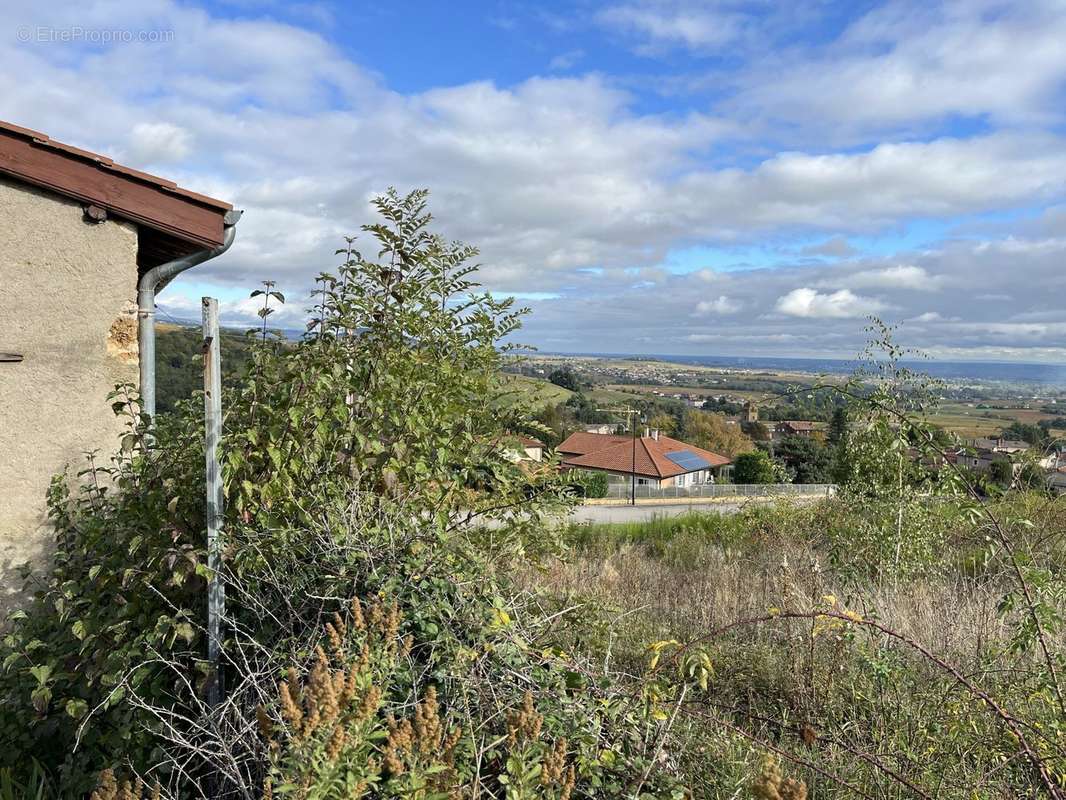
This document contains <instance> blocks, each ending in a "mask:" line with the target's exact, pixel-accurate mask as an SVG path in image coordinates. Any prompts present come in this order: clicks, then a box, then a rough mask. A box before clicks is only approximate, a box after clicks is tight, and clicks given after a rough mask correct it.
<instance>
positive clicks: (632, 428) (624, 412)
mask: <svg viewBox="0 0 1066 800" xmlns="http://www.w3.org/2000/svg"><path fill="white" fill-rule="evenodd" d="M599 410H600V411H609V412H611V413H612V414H618V415H620V416H625V418H626V423H627V424H628V425H629V432H630V434H631V435H632V442H633V464H632V467H631V471H630V475H629V504H630V505H631V506H635V505H636V504H637V425H636V423H637V422H639V421H640V411H639V410H638V409H636V408H629V407H628V406H626V407H625V408H601V409H599ZM633 414H636V415H637V418H636V420H634V421H633V422H629V417H630V415H633Z"/></svg>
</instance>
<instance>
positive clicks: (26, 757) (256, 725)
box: [0, 192, 675, 798]
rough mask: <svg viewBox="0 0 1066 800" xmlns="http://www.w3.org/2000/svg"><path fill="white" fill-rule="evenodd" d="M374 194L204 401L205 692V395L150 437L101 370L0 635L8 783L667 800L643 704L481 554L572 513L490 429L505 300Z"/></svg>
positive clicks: (508, 400)
mask: <svg viewBox="0 0 1066 800" xmlns="http://www.w3.org/2000/svg"><path fill="white" fill-rule="evenodd" d="M377 208H378V210H379V212H380V213H381V215H382V216H383V217H384V220H385V221H384V222H383V223H381V224H375V225H368V226H365V228H364V231H366V232H368V233H370V234H371V235H372V238H373V240H374V245H373V246H374V248H375V250H377V251H378V252H377V257H376V258H375V259H367V258H364V257H363V255H362V254H361V253H359V252H358V251H357V250H356V249H355V241H354V240H349V241H348V243H347V246H346V247H345V248H343V249H342V250H340V251H338V252H339V253H341V254H343V257H344V261H343V263H342V265H341V266H340V268H339V271H338V274H337V275H335V276H333V275H328V274H323V275H321V276H319V283H320V285H321V292H320V296H319V300H318V303H317V305H316V307H315V309H314V320H313V322H312V323H311V325H310V327H309V330H308V332H307V334H306V335H305V337H304V338H303V340H302V341H301V342H299V343H298V344H295V345H294V346H291V347H289V346H285V347H283V346H281V345H280V343H279V342H278V341H276V340H273V339H271V338H270V337H269V336H266V335H265V334H264V335H263V337H262V338H261V340H259V341H256V342H254V344H253V347H252V350H251V358H250V362H249V365H248V368H247V372H246V374H245V377H244V380H243V382H241V383H240V385H239V386H238V387H236V388H233V389H230V390H228V391H227V392H226V393H225V398H224V408H225V410H226V418H225V431H224V441H223V477H224V482H225V496H226V512H225V520H224V523H225V524H224V541H223V543H222V546H223V554H224V559H223V564H222V568H221V578H222V581H223V584H224V586H225V590H226V602H227V613H226V616H225V619H224V637H225V641H224V642H223V646H222V658H223V668H222V674H221V677H222V678H223V679H224V683H225V685H226V686H227V693H226V699H225V702H224V703H223V704H222V705H220V706H218V707H216V708H212V707H209V705H208V704H207V702H206V697H205V687H206V685H207V684H208V682H209V679H210V678H211V677H212V673H211V667H210V665H209V664H208V663H207V662H206V660H205V658H204V649H205V638H206V637H205V620H204V613H205V608H204V606H205V603H204V599H205V586H206V580H207V579H208V578H209V577H211V570H210V569H209V568H208V566H207V554H206V553H205V551H204V543H203V538H204V537H203V530H204V502H203V463H204V453H203V447H202V443H201V437H200V434H199V431H200V429H201V425H202V424H201V414H202V411H201V409H199V408H197V407H196V404H195V403H194V402H186V403H179V404H178V405H177V407H176V409H175V411H174V413H172V414H170V415H167V416H166V417H161V418H160V419H159V420H158V421H157V423H156V428H155V430H154V436H153V437H152V438H149V437H147V436H145V435H144V432H145V430H146V422H147V421H146V420H144V419H142V418H141V417H140V416H139V415H138V413H137V408H136V397H135V396H134V395H133V393H132V391H131V390H130V389H129V387H124V388H123V389H121V390H120V391H119V392H118V393H117V394H116V395H115V398H114V399H115V407H116V410H117V411H119V412H121V413H125V414H127V415H128V418H129V422H130V428H129V433H128V434H127V435H126V436H125V437H124V438H123V440H122V448H121V452H120V453H119V454H118V455H117V456H116V457H115V459H114V460H113V461H112V462H110V463H107V464H101V463H99V461H97V462H94V463H91V464H90V466H89V468H88V470H87V471H86V472H85V473H84V474H83V475H82V476H81V477H82V479H83V481H82V483H81V486H80V488H79V489H77V490H76V491H74V492H72V493H71V492H68V491H67V489H66V483H65V482H64V481H62V480H57V481H56V483H55V484H54V486H53V491H52V496H51V500H50V505H51V514H52V519H53V522H54V524H55V528H56V559H55V564H54V566H53V568H52V570H51V572H50V573H49V574H47V575H43V576H37V578H36V580H37V581H38V584H37V586H38V591H37V593H36V596H35V599H34V601H33V603H32V604H31V605H30V606H29V607H28V608H27V609H26V610H25V611H23V612H20V613H19V614H17V615H15V617H14V618H13V619H12V620H11V631H10V633H9V635H8V636H7V637H6V638H5V640H4V644H3V652H2V656H3V671H2V674H0V695H2V698H0V699H2V710H0V738H2V739H3V741H4V742H5V743H6V744H7V745H8V746H7V747H5V748H4V749H3V751H2V752H0V765H2V766H4V767H7V768H8V769H10V770H12V773H11V774H12V775H13V776H14V777H15V778H16V779H19V780H21V778H22V777H23V772H24V771H25V770H26V769H27V765H28V764H30V763H31V761H30V759H31V757H33V758H36V759H38V760H39V761H40V763H42V764H45V765H47V766H48V767H49V768H50V773H51V777H52V778H54V780H55V781H56V783H57V785H58V789H59V793H60V795H61V796H64V797H71V796H83V795H84V794H86V793H87V792H88V791H89V790H91V789H93V788H94V787H97V786H98V793H97V796H98V797H101V798H105V797H117V796H134V794H139V793H140V790H139V789H137V788H136V786H134V785H133V784H132V783H131V785H130V787H125V788H124V786H123V781H125V780H130V781H133V780H134V778H137V779H140V778H144V779H145V780H146V781H147V783H148V784H151V783H153V782H154V781H159V782H160V783H161V784H162V786H163V790H164V791H167V792H170V793H182V794H183V795H189V794H195V795H201V794H210V795H211V796H240V797H251V796H260V795H262V796H270V795H273V796H299V797H351V796H359V795H360V794H361V793H367V794H373V795H374V796H377V797H401V796H402V797H416V796H427V797H428V796H433V793H432V791H431V789H432V787H438V788H440V789H441V791H442V792H444V794H454V793H458V792H477V791H480V792H481V793H483V794H485V795H486V796H494V797H495V796H500V797H502V796H504V795H506V796H508V797H515V798H517V797H552V798H561V797H564V796H573V797H622V796H626V797H629V796H632V795H633V794H634V793H636V794H640V793H641V792H643V793H645V794H648V795H653V796H657V797H660V796H670V795H671V794H674V793H675V790H674V788H673V785H674V784H673V780H672V779H671V777H670V775H669V770H668V769H664V764H663V763H662V762H661V761H659V760H657V759H656V758H655V754H656V750H657V748H659V749H661V740H662V737H663V734H662V731H661V728H662V725H661V722H660V720H661V718H662V714H661V710H660V708H659V705H658V703H657V701H656V700H655V699H654V697H653V696H651V695H649V694H647V693H646V692H644V691H643V690H641V689H639V687H638V688H637V689H636V691H634V688H633V687H632V686H629V685H625V686H618V685H616V684H615V682H614V680H613V678H612V677H611V676H610V675H608V674H606V673H605V672H604V670H603V668H602V666H600V667H598V666H596V665H594V664H593V663H591V662H589V661H587V660H584V659H583V658H582V657H580V656H573V655H568V654H565V653H561V652H558V651H556V650H553V649H552V648H551V647H550V646H548V645H547V644H546V643H545V634H546V632H547V630H548V628H550V625H549V624H548V620H547V619H546V618H544V617H543V616H542V613H541V611H540V610H539V607H538V606H537V605H536V604H534V603H532V602H531V600H530V598H528V597H527V596H526V595H524V593H523V592H521V591H519V590H517V589H516V588H514V587H513V585H512V584H511V583H510V581H509V579H508V578H507V576H506V573H505V572H504V571H502V568H505V567H506V565H507V564H509V563H511V562H513V561H515V560H516V559H523V558H525V557H527V556H528V555H529V554H536V553H541V552H547V551H553V550H554V549H555V548H556V547H557V542H556V541H555V540H554V539H553V537H552V536H551V534H550V533H549V531H550V530H551V526H549V525H547V524H546V520H547V519H549V518H550V517H552V516H553V515H555V514H558V513H561V512H563V511H565V510H566V509H567V508H568V507H569V505H570V503H571V502H572V496H571V493H570V490H569V489H568V488H567V486H566V483H565V480H564V479H563V478H562V477H561V476H560V475H559V473H558V471H557V469H556V465H555V464H554V463H551V462H546V463H544V464H540V465H535V466H533V467H530V466H529V465H528V464H524V463H523V464H516V463H514V462H513V460H512V459H510V458H509V457H508V453H507V452H506V448H501V447H500V446H499V444H498V443H499V441H500V440H501V436H504V435H505V434H506V432H508V431H514V430H536V429H537V426H536V423H535V422H533V421H532V419H531V414H530V410H529V409H528V408H526V407H524V406H523V405H522V404H521V403H516V402H515V398H514V397H513V393H508V392H507V390H506V387H504V386H502V385H501V380H500V365H501V358H502V357H503V356H502V353H505V352H507V350H508V349H509V346H508V345H503V346H501V345H500V341H501V340H502V339H505V338H506V337H509V336H510V335H511V334H513V333H514V332H515V331H516V330H517V328H518V327H519V322H520V317H521V314H522V313H523V312H521V311H516V310H514V309H513V308H512V305H511V301H497V300H495V299H493V298H492V297H490V296H489V295H487V294H483V293H479V292H478V291H477V289H476V285H475V284H474V283H473V282H472V279H471V276H472V273H473V271H474V268H473V267H471V266H468V265H466V263H465V262H467V261H468V260H469V259H470V258H471V257H472V256H473V255H474V252H475V251H474V250H473V249H472V248H469V247H465V246H463V245H458V244H446V243H445V242H444V241H443V240H441V239H440V238H439V237H436V236H433V235H431V234H430V233H429V232H428V231H427V230H426V226H427V224H428V222H429V220H430V217H429V215H428V214H427V213H425V193H423V192H415V193H412V194H411V195H408V196H406V197H399V196H397V195H396V194H395V193H392V192H390V193H389V194H388V195H386V196H385V197H382V198H380V199H379V200H378V201H377ZM266 302H269V299H268V300H267V301H266ZM356 608H362V609H363V611H364V612H365V615H366V616H365V619H364V623H365V624H364V625H363V626H361V625H360V624H359V622H358V617H357V614H356V612H355V610H354V609H356ZM568 617H569V615H563V616H562V617H559V616H556V617H554V618H553V620H554V621H553V622H551V625H556V624H562V623H565V622H566V620H567V618H568ZM327 622H328V623H330V625H332V628H330V627H329V626H327V625H326V624H325V623H327ZM290 670H291V672H290ZM342 673H343V674H344V675H345V676H346V677H345V678H344V687H343V688H341V675H342ZM287 675H289V676H290V677H286V676H287ZM330 681H333V683H330ZM349 681H351V682H352V686H351V688H349V684H348V682H349ZM286 687H287V688H286ZM297 687H299V691H298V690H297ZM329 687H332V689H330V688H329ZM331 691H332V692H333V694H330V692H331ZM286 693H287V695H286ZM340 698H345V702H344V703H341V704H340V705H339V706H338V707H337V708H334V705H333V701H337V702H338V703H340ZM300 704H303V705H300ZM323 704H325V705H323ZM297 707H299V708H301V709H302V710H301V711H300V714H301V715H302V716H300V717H299V718H297V715H296V714H295V711H294V709H295V708H297ZM324 709H328V711H324ZM324 713H325V715H326V716H323V714H324ZM316 714H317V717H316V716H315V715H316ZM412 715H413V716H412ZM327 717H328V720H327ZM311 719H315V723H314V724H313V725H312V724H311V723H310V720H311ZM327 723H328V724H327ZM438 726H439V727H438ZM412 737H413V738H412ZM442 737H443V738H442ZM500 737H503V739H502V740H499V739H500ZM445 742H447V743H448V744H447V746H446V745H445ZM430 751H432V752H430ZM371 752H373V753H374V764H372V763H371V760H370V759H369V758H366V757H365V756H367V755H368V754H369V753H371ZM123 776H125V777H123ZM131 787H132V788H131ZM360 787H361V788H360ZM475 787H478V788H475ZM127 790H128V791H127ZM124 793H125V794H124Z"/></svg>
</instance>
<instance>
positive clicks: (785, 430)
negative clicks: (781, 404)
mask: <svg viewBox="0 0 1066 800" xmlns="http://www.w3.org/2000/svg"><path fill="white" fill-rule="evenodd" d="M773 436H774V438H775V439H785V438H787V437H789V436H803V437H804V438H807V439H824V438H825V424H824V423H822V422H808V421H807V420H799V419H786V420H782V421H781V422H778V423H777V424H776V425H774V431H773Z"/></svg>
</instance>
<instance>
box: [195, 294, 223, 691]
mask: <svg viewBox="0 0 1066 800" xmlns="http://www.w3.org/2000/svg"><path fill="white" fill-rule="evenodd" d="M201 302H202V304H203V335H204V342H203V347H204V466H205V468H206V474H207V515H206V516H207V567H208V571H209V572H210V578H209V579H208V583H207V661H208V664H209V669H210V672H209V674H208V683H207V704H208V706H209V707H210V708H212V709H214V708H216V707H217V706H218V705H219V703H221V702H222V695H223V693H224V692H225V686H224V682H223V673H222V670H221V667H220V664H219V655H220V651H221V645H222V615H223V613H224V612H225V607H226V589H225V586H224V585H223V583H222V574H221V571H222V548H221V543H220V541H219V536H220V534H221V532H222V465H221V463H220V462H219V457H218V443H219V439H220V438H222V364H221V363H220V359H221V354H220V348H219V335H218V300H216V299H215V298H213V297H204V298H203V299H202V301H201Z"/></svg>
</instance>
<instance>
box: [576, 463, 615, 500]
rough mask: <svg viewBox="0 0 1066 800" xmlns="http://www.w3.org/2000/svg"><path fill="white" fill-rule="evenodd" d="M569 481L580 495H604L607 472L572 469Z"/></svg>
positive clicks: (605, 493) (606, 485)
mask: <svg viewBox="0 0 1066 800" xmlns="http://www.w3.org/2000/svg"><path fill="white" fill-rule="evenodd" d="M570 481H571V484H572V485H573V487H574V489H575V490H576V491H577V493H578V494H579V495H580V496H581V497H593V498H595V497H606V496H607V488H608V485H609V484H608V481H607V473H606V472H597V471H595V470H572V471H571V472H570Z"/></svg>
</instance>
